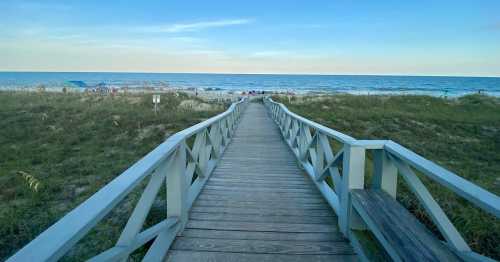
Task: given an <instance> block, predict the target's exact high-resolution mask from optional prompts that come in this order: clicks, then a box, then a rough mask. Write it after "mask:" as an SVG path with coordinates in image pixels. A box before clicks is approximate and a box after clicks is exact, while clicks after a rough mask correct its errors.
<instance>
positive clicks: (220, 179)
mask: <svg viewBox="0 0 500 262" xmlns="http://www.w3.org/2000/svg"><path fill="white" fill-rule="evenodd" d="M210 182H217V183H238V184H240V185H241V184H242V183H245V184H248V183H251V184H255V185H261V184H264V185H269V183H273V184H274V183H277V184H288V185H307V186H308V185H310V182H309V181H307V180H306V179H305V178H299V179H297V178H292V177H286V178H282V179H280V178H274V177H272V176H261V177H251V178H250V177H248V176H246V177H244V176H240V177H236V176H217V177H216V176H213V177H211V178H210Z"/></svg>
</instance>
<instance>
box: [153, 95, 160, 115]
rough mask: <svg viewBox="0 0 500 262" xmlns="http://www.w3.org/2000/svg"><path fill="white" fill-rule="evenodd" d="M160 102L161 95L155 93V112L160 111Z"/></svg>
mask: <svg viewBox="0 0 500 262" xmlns="http://www.w3.org/2000/svg"><path fill="white" fill-rule="evenodd" d="M159 103H160V95H153V104H154V105H155V114H156V113H158V104H159Z"/></svg>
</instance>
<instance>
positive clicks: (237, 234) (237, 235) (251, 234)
mask: <svg viewBox="0 0 500 262" xmlns="http://www.w3.org/2000/svg"><path fill="white" fill-rule="evenodd" d="M182 235H183V236H185V237H198V238H212V239H254V240H259V239H260V240H278V241H285V240H292V241H313V242H321V241H345V238H344V236H343V235H342V234H341V233H318V232H316V233H310V232H302V233H300V232H299V233H297V232H258V231H238V230H210V229H189V228H188V229H186V230H185V231H184V232H182Z"/></svg>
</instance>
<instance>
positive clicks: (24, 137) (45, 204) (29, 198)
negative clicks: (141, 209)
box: [0, 92, 224, 260]
mask: <svg viewBox="0 0 500 262" xmlns="http://www.w3.org/2000/svg"><path fill="white" fill-rule="evenodd" d="M151 102H152V99H151V95H144V94H137V95H133V94H129V95H117V96H99V95H87V94H63V93H34V92H31V93H24V92H0V127H1V128H0V145H1V146H0V156H1V157H0V184H1V185H2V190H1V191H0V221H1V222H0V235H1V236H2V237H1V238H0V260H3V259H5V258H6V257H8V256H10V255H12V254H13V253H14V252H15V251H16V250H18V249H19V248H21V247H22V246H23V245H25V244H27V243H28V242H29V241H30V240H31V239H33V238H34V237H35V236H37V235H38V234H40V233H41V232H42V231H43V230H44V229H46V228H47V227H48V226H49V225H51V224H52V223H54V222H55V221H57V220H58V219H59V218H61V217H62V216H63V215H64V214H66V213H67V212H68V211H70V210H71V209H73V208H74V207H76V206H77V205H78V204H80V203H81V202H83V201H84V200H85V199H87V198H88V197H89V196H91V195H92V194H93V193H95V192H96V191H97V190H99V189H100V188H101V187H103V186H104V185H105V184H107V183H108V182H109V181H111V180H112V179H113V178H114V177H116V176H117V175H119V174H120V173H121V172H122V171H124V170H125V169H126V168H127V167H129V166H131V165H132V164H133V163H134V162H136V161H137V160H139V159H140V158H141V157H142V156H144V155H145V154H147V153H148V152H149V151H151V150H152V149H153V148H154V147H156V146H157V145H158V144H160V143H161V142H162V141H164V140H165V138H166V137H168V136H170V135H171V134H173V133H175V132H177V131H179V130H182V129H184V128H186V127H189V126H191V125H193V124H195V123H198V122H201V121H203V120H205V119H207V118H209V117H211V116H213V115H215V114H217V113H219V112H221V111H223V110H224V106H222V105H215V104H207V103H203V102H202V101H200V100H198V99H196V98H192V97H188V96H187V95H185V94H182V93H180V94H178V95H175V94H163V95H162V98H161V104H160V106H159V113H158V114H155V113H154V111H153V107H152V104H151ZM136 191H137V192H135V191H134V192H133V193H132V194H131V195H130V197H128V198H127V199H126V200H125V201H123V203H122V204H120V206H119V207H117V208H115V209H114V211H113V212H114V213H113V214H112V215H110V216H108V217H107V218H106V219H105V220H104V221H103V222H102V223H101V224H100V225H99V228H98V230H94V231H91V233H90V234H89V236H88V237H86V238H85V239H84V241H82V242H83V243H82V245H83V247H78V246H77V248H75V249H73V250H72V251H71V252H70V254H69V259H71V260H74V259H76V258H78V259H77V260H83V259H85V258H87V257H88V255H89V254H90V255H92V254H97V252H98V251H102V250H104V249H105V248H106V247H111V246H112V245H113V242H114V241H116V237H117V236H118V234H119V232H121V229H122V228H123V225H124V223H125V222H126V219H127V218H128V214H129V213H130V211H131V210H132V208H133V207H134V201H136V200H137V199H138V196H139V195H140V193H141V191H140V190H136ZM164 191H165V190H163V192H164ZM97 231H99V234H97ZM67 258H68V257H67Z"/></svg>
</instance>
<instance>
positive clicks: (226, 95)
mask: <svg viewBox="0 0 500 262" xmlns="http://www.w3.org/2000/svg"><path fill="white" fill-rule="evenodd" d="M63 88H64V87H51V88H46V89H45V90H43V92H48V93H62V92H63ZM249 91H255V92H256V93H258V94H259V95H283V96H298V97H303V96H332V95H333V96H334V95H354V96H430V97H443V98H460V97H463V96H467V95H474V94H481V95H486V96H491V97H500V93H494V94H490V93H488V92H481V93H478V92H463V93H460V94H456V93H455V94H445V93H433V92H414V91H399V92H398V91H352V92H340V91H334V90H332V91H324V90H322V91H309V90H308V91H304V90H298V91H297V92H294V91H293V90H259V89H252V90H242V91H240V90H222V89H220V90H203V89H197V90H196V89H192V88H169V89H160V88H158V89H141V88H133V89H127V90H124V89H117V92H116V94H122V95H123V94H162V93H172V92H174V93H175V92H182V93H186V94H188V95H191V96H199V97H200V98H204V99H235V98H237V97H241V96H245V95H250V94H249ZM0 92H33V93H37V92H40V90H39V89H38V88H36V87H29V88H2V87H0ZM67 92H69V93H81V94H84V93H90V94H92V93H95V94H99V92H87V91H85V90H83V89H69V90H67ZM110 93H111V92H110Z"/></svg>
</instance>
